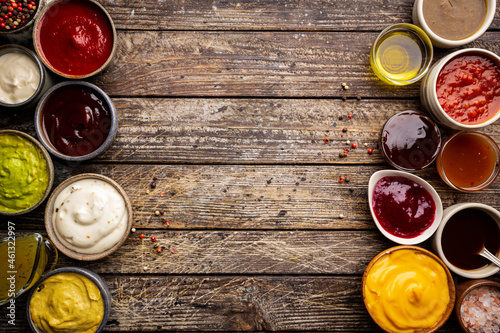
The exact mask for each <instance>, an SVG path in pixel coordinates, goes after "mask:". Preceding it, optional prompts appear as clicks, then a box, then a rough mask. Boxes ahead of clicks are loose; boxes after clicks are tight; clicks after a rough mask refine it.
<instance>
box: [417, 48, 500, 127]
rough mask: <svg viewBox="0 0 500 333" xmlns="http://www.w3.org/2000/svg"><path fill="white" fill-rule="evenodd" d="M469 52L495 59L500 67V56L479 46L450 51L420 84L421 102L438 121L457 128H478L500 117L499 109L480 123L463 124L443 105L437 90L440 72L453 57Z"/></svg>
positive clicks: (433, 66)
mask: <svg viewBox="0 0 500 333" xmlns="http://www.w3.org/2000/svg"><path fill="white" fill-rule="evenodd" d="M467 53H474V54H481V55H483V56H485V57H488V58H490V59H492V60H493V61H495V63H496V64H497V66H499V67H500V57H499V56H498V55H496V54H495V53H493V52H491V51H488V50H484V49H478V48H469V49H462V50H458V51H455V52H453V53H450V54H448V55H447V56H445V57H443V58H441V59H439V60H438V61H437V62H436V63H435V64H434V65H432V67H431V69H430V70H429V73H428V74H427V76H426V77H425V78H424V79H423V80H422V84H421V85H420V102H421V103H422V105H423V107H424V108H425V109H426V110H427V111H428V112H429V113H430V114H431V115H432V116H433V118H434V119H435V120H436V121H437V122H439V123H440V124H442V125H444V126H446V127H449V128H451V129H455V130H472V129H478V128H481V127H485V126H488V125H490V124H493V123H494V122H495V121H497V120H498V119H500V111H498V112H497V113H496V114H495V115H494V116H493V117H491V118H490V119H488V120H487V121H485V122H482V123H480V124H473V125H467V124H462V123H459V122H458V121H456V120H454V119H453V118H451V117H450V116H449V115H448V114H447V113H446V112H445V111H444V110H443V108H442V107H441V104H440V103H439V100H438V97H437V91H436V83H437V79H438V76H439V73H440V72H441V70H442V69H443V67H444V65H446V64H447V63H448V61H450V60H451V59H452V58H454V57H456V56H458V55H462V54H467Z"/></svg>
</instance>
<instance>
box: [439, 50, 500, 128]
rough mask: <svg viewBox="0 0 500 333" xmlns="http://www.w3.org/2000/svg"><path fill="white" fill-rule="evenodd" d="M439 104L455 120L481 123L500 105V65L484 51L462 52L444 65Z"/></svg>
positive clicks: (465, 122) (492, 114)
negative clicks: (483, 52) (479, 52)
mask: <svg viewBox="0 0 500 333" xmlns="http://www.w3.org/2000/svg"><path fill="white" fill-rule="evenodd" d="M436 93H437V97H438V100H439V104H440V105H441V107H442V108H443V110H444V111H445V112H446V114H448V116H450V117H451V118H452V119H453V120H455V121H457V122H459V123H462V124H469V125H472V124H480V123H483V122H485V121H487V120H488V119H490V118H492V117H493V116H494V115H495V114H497V112H498V110H499V109H500V68H499V66H498V65H497V64H496V63H495V62H494V61H493V60H492V59H490V58H488V57H486V56H483V55H481V54H467V55H459V56H457V57H455V58H453V59H451V60H450V61H449V62H448V63H447V64H445V65H444V66H443V68H442V69H441V72H440V73H439V75H438V78H437V82H436Z"/></svg>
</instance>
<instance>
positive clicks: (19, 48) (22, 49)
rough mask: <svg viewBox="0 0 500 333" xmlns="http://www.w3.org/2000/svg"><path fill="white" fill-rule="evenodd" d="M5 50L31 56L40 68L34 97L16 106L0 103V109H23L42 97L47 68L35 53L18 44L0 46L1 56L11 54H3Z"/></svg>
mask: <svg viewBox="0 0 500 333" xmlns="http://www.w3.org/2000/svg"><path fill="white" fill-rule="evenodd" d="M5 49H7V50H8V49H13V50H16V51H14V52H21V53H24V54H26V55H27V56H29V57H30V58H31V59H32V60H33V61H34V62H35V64H36V66H37V67H38V71H39V73H40V81H39V82H38V86H37V88H36V90H35V92H34V93H33V95H31V96H30V97H29V98H28V99H27V100H25V101H23V102H20V103H15V104H11V103H5V102H2V101H0V107H4V108H7V109H15V108H21V107H24V106H27V105H28V104H30V103H32V102H33V101H35V100H36V99H37V98H38V97H39V96H40V93H41V92H42V90H43V87H44V85H45V81H46V80H47V77H46V76H45V68H44V67H43V64H42V62H41V61H40V58H39V57H38V56H37V55H36V53H35V52H34V51H32V50H30V49H28V48H26V47H24V46H22V45H17V44H4V45H1V46H0V56H2V55H4V54H7V53H10V52H8V51H7V52H5V53H3V54H2V51H3V50H5Z"/></svg>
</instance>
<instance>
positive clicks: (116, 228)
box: [52, 179, 128, 254]
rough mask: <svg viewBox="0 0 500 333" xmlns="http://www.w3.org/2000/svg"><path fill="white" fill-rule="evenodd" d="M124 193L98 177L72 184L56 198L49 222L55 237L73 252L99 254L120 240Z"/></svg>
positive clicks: (125, 217)
mask: <svg viewBox="0 0 500 333" xmlns="http://www.w3.org/2000/svg"><path fill="white" fill-rule="evenodd" d="M127 221H128V211H127V208H126V206H125V200H124V198H123V196H122V195H121V194H120V193H119V192H118V191H117V190H116V189H115V188H114V187H113V186H112V185H111V184H109V183H107V182H105V181H102V180H100V179H82V180H78V181H76V182H74V183H71V184H70V185H68V186H67V187H66V188H64V189H63V190H62V191H61V193H59V195H58V196H57V197H56V200H55V202H54V212H53V218H52V222H53V224H54V229H55V232H56V235H57V238H58V239H59V240H60V241H61V242H62V243H63V244H64V245H65V246H66V247H68V248H69V249H72V250H73V251H76V252H79V253H84V254H93V253H101V252H103V251H106V250H108V249H110V248H111V247H113V246H114V245H115V244H116V243H118V242H119V241H120V239H121V238H122V236H123V234H124V233H125V231H126V229H127Z"/></svg>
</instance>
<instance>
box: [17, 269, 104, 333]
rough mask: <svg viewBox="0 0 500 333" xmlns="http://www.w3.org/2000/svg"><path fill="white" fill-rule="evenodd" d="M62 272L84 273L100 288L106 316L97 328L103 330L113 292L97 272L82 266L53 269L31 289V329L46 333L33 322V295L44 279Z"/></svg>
mask: <svg viewBox="0 0 500 333" xmlns="http://www.w3.org/2000/svg"><path fill="white" fill-rule="evenodd" d="M60 273H76V274H80V275H83V276H85V277H87V278H89V279H90V280H91V281H92V282H93V283H95V285H96V286H97V287H98V288H99V291H100V292H101V296H102V298H103V301H104V302H103V303H104V316H103V318H102V320H101V323H100V325H99V327H98V328H97V330H96V331H95V332H96V333H97V332H101V331H102V330H103V328H104V326H105V325H106V322H107V321H108V319H109V314H110V312H111V293H110V292H109V289H108V286H107V285H106V283H105V282H104V280H103V279H102V278H101V277H100V276H99V275H97V274H96V273H94V272H92V271H91V270H88V269H85V268H81V267H63V268H58V269H56V270H53V271H51V272H50V273H48V274H46V275H44V276H43V277H42V278H41V279H40V280H39V281H38V283H37V284H36V285H35V287H34V288H32V289H31V291H30V293H29V295H28V303H27V306H26V314H27V316H26V318H27V319H28V324H29V326H30V328H31V330H32V331H33V332H35V333H44V332H43V331H42V330H41V329H40V328H38V327H37V326H36V324H35V323H34V322H33V319H32V318H31V311H30V310H31V299H32V297H33V295H34V294H35V293H36V292H38V290H39V288H40V286H41V285H43V283H44V281H45V280H47V278H49V277H51V276H54V275H56V274H60Z"/></svg>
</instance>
